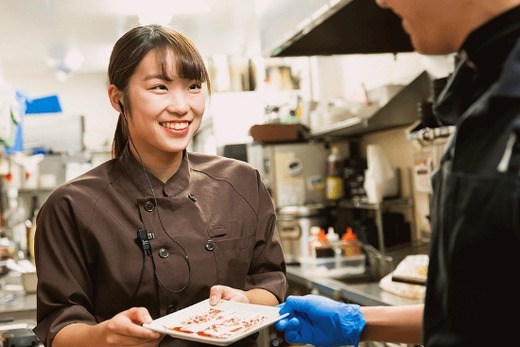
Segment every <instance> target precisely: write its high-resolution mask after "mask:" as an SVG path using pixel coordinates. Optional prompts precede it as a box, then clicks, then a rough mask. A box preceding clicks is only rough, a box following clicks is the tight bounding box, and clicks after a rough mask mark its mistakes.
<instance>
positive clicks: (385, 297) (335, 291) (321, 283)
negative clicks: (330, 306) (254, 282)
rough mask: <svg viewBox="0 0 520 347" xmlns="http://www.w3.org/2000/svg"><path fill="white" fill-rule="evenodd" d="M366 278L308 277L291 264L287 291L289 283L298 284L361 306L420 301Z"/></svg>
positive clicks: (312, 290) (409, 303) (393, 304)
mask: <svg viewBox="0 0 520 347" xmlns="http://www.w3.org/2000/svg"><path fill="white" fill-rule="evenodd" d="M367 278H369V277H368V276H367V277H363V276H357V277H350V278H349V277H346V278H344V279H334V278H328V277H313V278H309V275H308V274H307V273H305V272H304V271H302V269H301V267H300V266H294V265H291V266H288V267H287V280H288V281H289V291H291V285H293V284H299V285H302V286H304V287H306V288H308V289H309V291H310V292H313V293H317V294H321V295H324V296H327V297H330V298H332V299H335V300H343V301H346V302H351V303H356V304H359V305H362V306H376V305H385V306H396V305H413V304H419V303H422V300H419V299H409V298H405V297H402V296H398V295H395V294H392V293H389V292H387V291H384V290H383V289H381V288H379V282H377V281H373V280H371V279H368V280H367Z"/></svg>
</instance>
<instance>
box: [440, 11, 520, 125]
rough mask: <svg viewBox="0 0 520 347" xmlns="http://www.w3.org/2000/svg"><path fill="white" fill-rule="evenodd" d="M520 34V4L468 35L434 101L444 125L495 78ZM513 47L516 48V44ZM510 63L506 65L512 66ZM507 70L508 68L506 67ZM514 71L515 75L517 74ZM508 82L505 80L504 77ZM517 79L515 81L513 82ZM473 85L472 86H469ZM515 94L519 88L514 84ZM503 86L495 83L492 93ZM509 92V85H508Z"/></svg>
mask: <svg viewBox="0 0 520 347" xmlns="http://www.w3.org/2000/svg"><path fill="white" fill-rule="evenodd" d="M519 37H520V6H517V7H515V8H513V9H511V10H509V11H506V12H505V13H503V14H501V15H499V16H497V17H495V18H493V19H492V20H490V21H489V22H487V23H485V24H484V25H482V26H481V27H479V28H477V29H475V30H474V31H473V32H472V33H470V35H469V36H468V37H467V39H466V41H465V42H464V43H463V45H462V48H461V50H460V52H459V56H458V58H459V59H460V61H459V62H458V64H457V67H456V69H455V72H454V73H453V75H452V76H451V77H450V79H449V81H448V83H447V86H446V88H445V89H444V90H443V92H442V93H441V94H440V95H439V98H438V100H436V102H435V104H434V108H433V109H434V112H435V114H436V116H437V118H438V119H439V121H440V122H441V123H442V124H443V125H454V124H456V123H457V121H458V119H459V118H460V116H461V115H462V113H463V112H464V111H465V110H466V109H467V108H468V107H469V105H471V104H472V103H473V102H474V101H475V100H477V99H478V98H479V96H480V95H482V93H483V92H484V91H485V90H487V88H489V86H490V84H489V83H490V81H494V80H496V79H497V78H498V76H499V74H500V73H501V71H502V70H503V69H504V66H505V64H506V59H507V58H508V56H510V57H511V59H509V61H510V62H514V59H516V60H517V61H518V59H517V58H516V55H518V54H516V55H515V54H512V53H511V51H512V50H513V47H514V46H515V44H516V42H517V41H518V38H519ZM515 51H518V49H516V48H515ZM511 65H513V64H509V65H508V66H507V68H508V69H509V68H511ZM508 71H510V70H508ZM516 76H517V75H514V77H515V78H516ZM503 82H507V81H503ZM515 83H516V82H515ZM468 86H472V88H468ZM514 90H515V91H516V94H519V93H520V89H518V88H515V89H514ZM503 91H504V88H501V87H498V88H497V89H496V90H495V93H501V95H505V94H502V93H503ZM509 93H512V89H509Z"/></svg>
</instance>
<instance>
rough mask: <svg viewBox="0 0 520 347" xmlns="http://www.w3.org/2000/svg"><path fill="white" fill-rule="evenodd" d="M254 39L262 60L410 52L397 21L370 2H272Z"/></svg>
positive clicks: (333, 0) (407, 40)
mask: <svg viewBox="0 0 520 347" xmlns="http://www.w3.org/2000/svg"><path fill="white" fill-rule="evenodd" d="M260 39H261V44H262V53H263V55H264V56H268V57H296V56H313V55H335V54H370V53H399V52H412V51H414V49H413V47H412V45H411V42H410V39H409V37H408V35H407V34H406V33H405V32H404V30H403V28H402V26H401V20H400V18H399V17H398V16H397V15H395V14H394V13H393V12H392V11H390V10H386V9H382V8H380V7H378V6H377V5H376V3H375V0H311V1H301V0H284V1H275V2H273V5H272V6H271V7H270V8H269V9H268V10H266V11H265V13H264V14H263V15H261V16H260Z"/></svg>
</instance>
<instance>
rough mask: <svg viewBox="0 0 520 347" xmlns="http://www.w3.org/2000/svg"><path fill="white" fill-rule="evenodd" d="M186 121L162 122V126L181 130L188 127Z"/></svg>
mask: <svg viewBox="0 0 520 347" xmlns="http://www.w3.org/2000/svg"><path fill="white" fill-rule="evenodd" d="M188 125H189V124H188V122H182V123H179V122H175V123H163V127H165V128H168V129H173V130H183V129H186V128H187V127H188Z"/></svg>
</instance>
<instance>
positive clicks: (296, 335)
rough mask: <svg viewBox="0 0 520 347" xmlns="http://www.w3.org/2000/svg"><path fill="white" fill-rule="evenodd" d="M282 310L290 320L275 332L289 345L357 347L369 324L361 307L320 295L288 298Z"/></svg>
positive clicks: (287, 319)
mask: <svg viewBox="0 0 520 347" xmlns="http://www.w3.org/2000/svg"><path fill="white" fill-rule="evenodd" d="M279 306H280V314H284V313H289V316H287V317H285V318H282V319H280V320H279V321H278V322H276V329H278V330H279V331H282V332H284V334H285V340H286V341H287V342H289V343H296V344H306V343H307V344H312V345H315V346H345V345H352V346H356V347H357V345H358V344H359V339H360V337H361V332H362V331H363V328H364V327H365V323H366V321H365V318H364V317H363V314H362V313H361V311H360V310H359V305H354V304H345V303H342V302H338V301H334V300H332V299H329V298H326V297H323V296H319V295H305V296H289V297H288V298H287V300H286V301H285V303H283V304H281V305H279Z"/></svg>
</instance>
